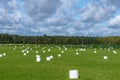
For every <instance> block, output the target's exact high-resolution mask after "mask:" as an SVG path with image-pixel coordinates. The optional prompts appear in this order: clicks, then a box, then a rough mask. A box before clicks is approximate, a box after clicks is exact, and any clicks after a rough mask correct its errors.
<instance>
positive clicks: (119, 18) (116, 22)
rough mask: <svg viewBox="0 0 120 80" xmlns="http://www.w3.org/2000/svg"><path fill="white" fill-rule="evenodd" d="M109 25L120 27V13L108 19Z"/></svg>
mask: <svg viewBox="0 0 120 80" xmlns="http://www.w3.org/2000/svg"><path fill="white" fill-rule="evenodd" d="M108 25H109V27H110V28H120V15H118V16H116V17H114V18H112V19H111V20H110V21H108Z"/></svg>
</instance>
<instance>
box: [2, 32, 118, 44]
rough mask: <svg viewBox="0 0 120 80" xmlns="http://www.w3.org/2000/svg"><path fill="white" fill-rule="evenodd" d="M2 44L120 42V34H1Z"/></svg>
mask: <svg viewBox="0 0 120 80" xmlns="http://www.w3.org/2000/svg"><path fill="white" fill-rule="evenodd" d="M0 44H120V36H110V37H87V36H47V35H43V36H20V35H12V34H0Z"/></svg>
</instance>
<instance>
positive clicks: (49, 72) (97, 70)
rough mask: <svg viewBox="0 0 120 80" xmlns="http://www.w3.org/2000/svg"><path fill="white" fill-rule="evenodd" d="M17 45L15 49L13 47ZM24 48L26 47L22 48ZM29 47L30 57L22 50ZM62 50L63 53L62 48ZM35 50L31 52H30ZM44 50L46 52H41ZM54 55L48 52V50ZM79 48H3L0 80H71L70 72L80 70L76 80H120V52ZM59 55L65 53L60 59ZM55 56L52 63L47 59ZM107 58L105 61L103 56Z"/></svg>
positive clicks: (1, 49)
mask: <svg viewBox="0 0 120 80" xmlns="http://www.w3.org/2000/svg"><path fill="white" fill-rule="evenodd" d="M15 46H16V49H15V50H13V48H14V47H15ZM23 46H24V47H23ZM27 47H29V48H30V49H29V51H30V52H29V54H27V56H23V53H22V50H23V49H26V48H27ZM59 47H61V50H64V48H63V46H59ZM31 48H32V50H31ZM42 48H44V50H45V51H46V53H43V52H42ZM49 48H50V49H51V52H48V51H47V50H48V49H49ZM78 48H79V47H69V48H68V49H67V51H65V52H64V53H61V50H59V49H58V48H57V47H56V46H55V45H49V46H48V45H10V46H9V45H1V46H0V54H1V53H6V56H4V57H1V58H0V80H70V79H69V75H68V72H69V70H72V69H78V71H79V75H80V78H79V79H77V80H119V79H120V50H119V49H114V50H115V51H117V54H113V52H112V50H111V51H107V50H105V49H104V48H103V49H102V50H100V49H99V48H96V51H97V53H94V49H93V48H86V51H79V55H76V49H78ZM35 51H39V55H40V56H41V62H36V57H35V56H36V53H35ZM58 54H62V56H61V57H60V58H58ZM50 55H53V56H54V58H53V60H51V61H46V57H47V56H50ZM105 55H106V56H108V60H104V59H103V56H105Z"/></svg>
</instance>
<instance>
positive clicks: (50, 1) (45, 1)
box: [24, 0, 60, 21]
mask: <svg viewBox="0 0 120 80" xmlns="http://www.w3.org/2000/svg"><path fill="white" fill-rule="evenodd" d="M59 5H60V0H26V1H25V5H24V7H25V8H26V11H27V13H28V15H30V17H31V18H32V19H33V20H35V21H42V20H44V19H45V18H49V17H50V16H52V15H53V14H54V13H55V12H56V9H57V7H58V6H59Z"/></svg>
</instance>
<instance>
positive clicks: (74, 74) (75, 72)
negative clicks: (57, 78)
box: [69, 70, 79, 79]
mask: <svg viewBox="0 0 120 80" xmlns="http://www.w3.org/2000/svg"><path fill="white" fill-rule="evenodd" d="M69 78H70V79H78V78H79V75H78V70H70V71H69Z"/></svg>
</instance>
